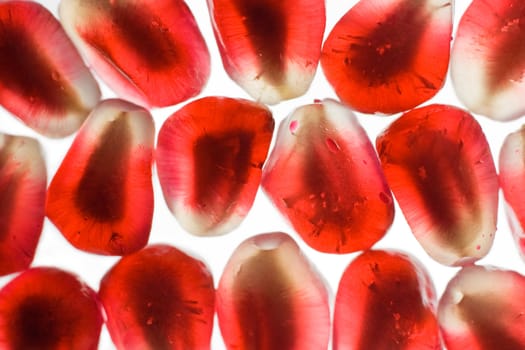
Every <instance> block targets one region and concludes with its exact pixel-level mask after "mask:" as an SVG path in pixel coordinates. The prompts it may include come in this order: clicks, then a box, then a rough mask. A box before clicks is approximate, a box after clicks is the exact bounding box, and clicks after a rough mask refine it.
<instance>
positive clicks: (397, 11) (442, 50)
mask: <svg viewBox="0 0 525 350" xmlns="http://www.w3.org/2000/svg"><path fill="white" fill-rule="evenodd" d="M451 33H452V4H451V2H450V1H449V0H417V1H413V0H387V1H385V0H362V1H360V2H358V3H357V4H356V5H355V6H354V7H353V8H352V9H350V10H349V11H348V12H347V13H346V14H345V15H344V16H343V17H342V18H341V19H340V20H339V22H338V23H337V24H336V25H335V26H334V28H333V29H332V31H331V33H330V34H329V35H328V37H327V39H326V41H325V43H324V45H323V51H322V56H321V67H322V68H323V71H324V73H325V75H326V78H327V80H328V81H329V83H330V84H331V85H332V87H333V88H334V90H335V93H336V94H337V95H338V96H339V98H340V99H341V101H342V102H343V103H345V104H347V105H349V106H351V107H352V108H353V109H355V110H357V111H360V112H364V113H384V114H393V113H398V112H402V111H405V110H408V109H410V108H413V107H415V106H417V105H419V104H421V103H422V102H424V101H426V100H428V99H430V98H431V97H432V96H434V95H435V94H436V93H437V92H438V91H439V90H440V89H441V87H442V86H443V84H444V81H445V78H446V73H447V68H448V60H449V55H450V38H451Z"/></svg>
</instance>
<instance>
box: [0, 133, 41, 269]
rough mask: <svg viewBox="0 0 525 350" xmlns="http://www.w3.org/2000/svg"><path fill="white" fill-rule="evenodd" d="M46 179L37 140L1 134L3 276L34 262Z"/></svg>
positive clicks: (0, 246) (0, 253) (0, 245)
mask: <svg viewBox="0 0 525 350" xmlns="http://www.w3.org/2000/svg"><path fill="white" fill-rule="evenodd" d="M46 181H47V175H46V165H45V162H44V158H43V156H42V151H41V148H40V144H39V143H38V141H37V140H35V139H32V138H29V137H23V136H13V135H7V134H2V133H0V276H2V275H7V274H10V273H12V272H16V271H20V270H24V269H26V268H28V267H29V265H30V264H31V262H32V261H33V257H34V255H35V250H36V246H37V244H38V240H39V238H40V234H41V232H42V225H43V223H44V216H45V211H44V208H45V200H46V186H47V182H46Z"/></svg>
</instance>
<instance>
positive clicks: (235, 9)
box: [208, 0, 325, 104]
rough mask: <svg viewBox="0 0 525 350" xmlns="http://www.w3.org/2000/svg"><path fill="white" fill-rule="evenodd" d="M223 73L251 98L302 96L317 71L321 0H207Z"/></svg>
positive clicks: (277, 99) (275, 99) (276, 99)
mask: <svg viewBox="0 0 525 350" xmlns="http://www.w3.org/2000/svg"><path fill="white" fill-rule="evenodd" d="M208 7H209V10H210V16H211V20H212V24H213V29H214V33H215V37H216V39H217V45H218V46H219V51H220V54H221V57H222V62H223V65H224V68H225V70H226V72H227V73H228V75H229V76H230V77H231V79H233V80H234V81H235V82H236V83H237V84H239V85H240V86H241V87H242V88H243V89H244V90H245V91H246V92H247V93H248V94H249V95H250V96H252V97H253V98H255V99H256V100H258V101H260V102H263V103H268V104H275V103H278V102H280V101H281V100H286V99H291V98H294V97H297V96H301V95H303V94H304V93H305V92H306V90H308V88H309V86H310V83H311V82H312V79H313V77H314V74H315V72H316V70H317V65H318V62H319V56H320V49H321V43H322V40H323V34H324V28H325V2H324V0H259V1H252V0H208Z"/></svg>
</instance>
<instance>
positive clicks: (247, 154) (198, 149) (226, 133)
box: [156, 97, 274, 235]
mask: <svg viewBox="0 0 525 350" xmlns="http://www.w3.org/2000/svg"><path fill="white" fill-rule="evenodd" d="M273 128H274V120H273V118H272V114H271V112H270V110H269V109H268V108H266V107H265V106H264V105H262V104H259V103H255V102H251V101H247V100H242V99H233V98H226V97H205V98H202V99H199V100H196V101H193V102H191V103H189V104H187V105H186V106H184V107H183V108H182V109H180V110H178V111H177V112H175V113H174V114H173V115H171V116H170V117H169V118H168V119H167V120H166V122H165V123H164V124H163V126H162V128H161V130H160V132H159V138H158V144H157V150H156V162H157V168H158V172H159V180H160V185H161V187H162V190H163V193H164V198H165V199H166V202H167V204H168V207H169V208H170V210H171V211H172V213H173V214H174V215H175V217H176V218H177V219H178V221H179V222H180V224H181V225H182V226H183V227H184V228H185V229H186V230H187V231H188V232H190V233H192V234H196V235H219V234H224V233H227V232H229V231H231V230H232V229H233V228H235V227H237V226H238V225H239V224H240V223H241V221H242V220H243V218H244V217H245V216H246V214H247V213H248V211H249V210H250V208H251V206H252V204H253V201H254V199H255V194H256V193H257V189H258V187H259V182H260V178H261V172H262V171H261V168H262V166H263V164H264V161H265V160H266V156H267V154H268V148H269V147H270V141H271V139H272V133H273Z"/></svg>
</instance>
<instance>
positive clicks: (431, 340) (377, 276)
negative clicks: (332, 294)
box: [333, 250, 442, 350]
mask: <svg viewBox="0 0 525 350" xmlns="http://www.w3.org/2000/svg"><path fill="white" fill-rule="evenodd" d="M356 281H358V282H356ZM436 304H437V300H436V293H435V291H434V285H433V283H432V281H431V279H430V275H429V274H428V272H427V271H426V270H425V268H424V267H423V265H421V264H420V263H419V261H417V260H415V259H414V258H412V257H410V256H408V255H406V254H404V253H400V252H396V251H379V250H377V251H366V252H364V253H362V254H361V255H359V256H358V257H357V258H356V259H355V260H353V261H352V262H351V263H350V265H349V266H348V267H347V269H346V270H345V272H344V273H343V276H342V278H341V281H340V283H339V288H338V291H337V296H336V302H335V315H334V338H333V342H334V350H335V349H356V350H357V349H363V350H364V349H399V350H402V349H413V350H416V349H434V350H439V349H441V348H442V347H441V341H440V338H439V326H438V323H437V319H436V315H435V312H436Z"/></svg>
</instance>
